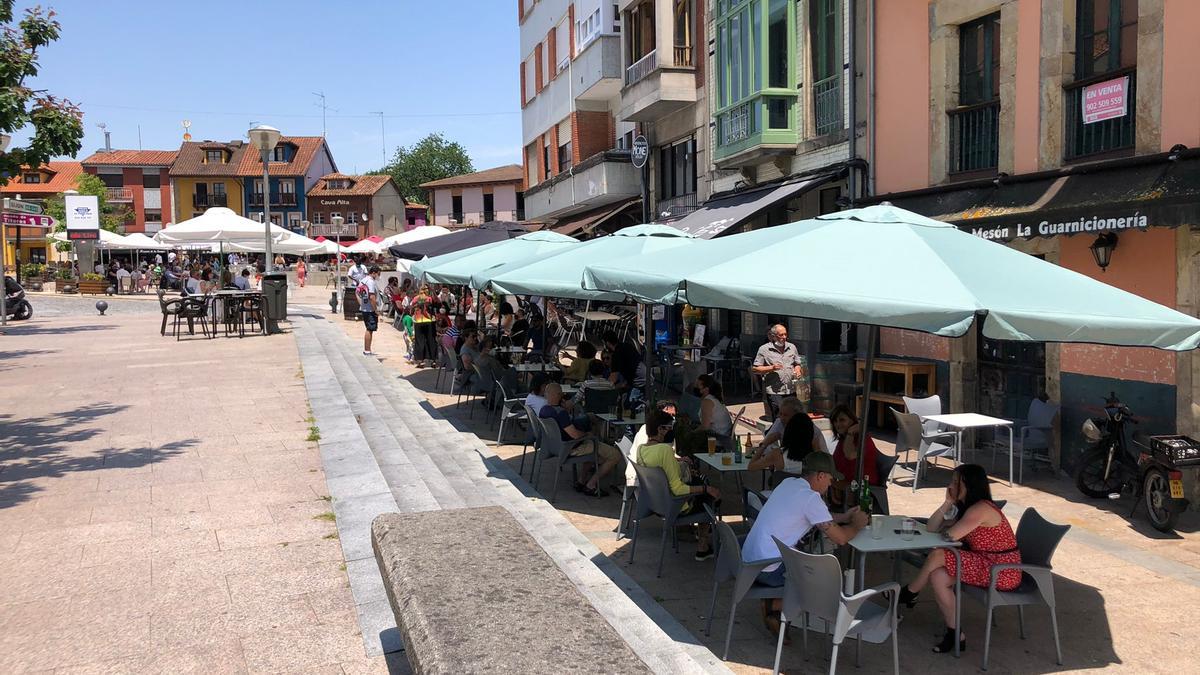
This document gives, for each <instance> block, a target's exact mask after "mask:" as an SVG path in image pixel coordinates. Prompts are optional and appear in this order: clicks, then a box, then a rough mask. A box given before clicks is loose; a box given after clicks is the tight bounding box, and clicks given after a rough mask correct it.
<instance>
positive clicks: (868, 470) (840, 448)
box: [829, 405, 883, 504]
mask: <svg viewBox="0 0 1200 675" xmlns="http://www.w3.org/2000/svg"><path fill="white" fill-rule="evenodd" d="M829 420H830V422H832V424H833V438H834V440H836V441H837V447H836V448H835V449H834V451H833V463H834V465H835V466H837V469H838V471H840V472H841V474H842V475H843V476H845V477H846V478H845V479H844V480H840V481H834V483H833V493H832V496H833V501H834V503H838V504H840V503H841V498H842V493H843V492H844V491H845V489H846V488H847V487H848V486H849V485H850V480H853V478H854V477H855V476H857V475H858V443H859V441H860V439H859V436H858V433H859V423H858V418H857V417H855V416H854V413H853V412H851V410H850V406H847V405H839V406H837V407H835V408H834V409H833V412H831V413H829ZM863 457H864V459H863V475H864V476H866V478H867V484H868V485H883V476H880V475H879V472H878V471H877V470H876V462H877V461H878V459H879V449H878V448H876V447H875V441H873V440H871V436H870V435H868V436H867V446H866V452H864V453H863Z"/></svg>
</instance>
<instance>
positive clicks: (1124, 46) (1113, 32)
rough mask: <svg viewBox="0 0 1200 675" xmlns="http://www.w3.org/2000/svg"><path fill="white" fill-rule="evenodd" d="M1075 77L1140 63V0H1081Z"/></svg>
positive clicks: (1077, 23) (1077, 25) (1106, 71)
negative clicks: (1138, 32)
mask: <svg viewBox="0 0 1200 675" xmlns="http://www.w3.org/2000/svg"><path fill="white" fill-rule="evenodd" d="M1078 3H1079V4H1078V5H1077V6H1076V10H1075V11H1076V14H1075V17H1076V25H1075V35H1076V41H1077V44H1076V50H1075V79H1077V80H1082V79H1084V78H1088V77H1092V76H1093V75H1100V74H1103V73H1108V72H1112V71H1115V70H1120V69H1122V68H1132V67H1133V66H1135V65H1137V24H1138V3H1137V0H1078Z"/></svg>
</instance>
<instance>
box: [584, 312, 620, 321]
mask: <svg viewBox="0 0 1200 675" xmlns="http://www.w3.org/2000/svg"><path fill="white" fill-rule="evenodd" d="M575 316H577V317H579V318H581V319H584V320H586V321H616V320H617V319H619V318H621V317H619V316H617V315H616V314H613V313H611V312H605V311H601V310H599V309H593V310H590V311H587V312H577V313H576V314H575Z"/></svg>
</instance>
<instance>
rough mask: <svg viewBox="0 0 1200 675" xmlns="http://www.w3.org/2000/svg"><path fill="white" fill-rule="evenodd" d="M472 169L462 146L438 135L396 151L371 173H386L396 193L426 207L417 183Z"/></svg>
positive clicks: (459, 173)
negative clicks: (381, 166)
mask: <svg viewBox="0 0 1200 675" xmlns="http://www.w3.org/2000/svg"><path fill="white" fill-rule="evenodd" d="M474 170H475V167H473V166H472V165H471V158H470V157H467V151H466V149H465V148H463V146H462V145H460V144H458V143H455V142H454V141H447V140H446V137H445V136H443V135H441V134H439V133H433V134H429V135H428V136H426V137H425V138H422V139H421V140H419V141H417V142H416V143H414V144H413V145H411V146H409V147H404V146H400V147H398V148H396V154H395V155H394V156H393V157H392V161H391V162H390V163H388V165H387V166H385V167H383V168H382V169H380V170H378V171H372V172H371V173H374V174H379V175H382V174H388V175H390V176H391V177H392V178H393V179H394V180H395V181H396V185H398V186H399V187H400V194H401V196H403V197H404V198H405V199H407V200H408V201H410V202H421V203H424V204H428V203H429V202H428V201H427V199H426V197H425V190H423V189H421V183H428V182H429V181H431V180H441V179H442V178H449V177H450V176H458V175H461V174H464V173H471V172H472V171H474Z"/></svg>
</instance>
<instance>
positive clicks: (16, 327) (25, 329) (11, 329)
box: [4, 323, 116, 335]
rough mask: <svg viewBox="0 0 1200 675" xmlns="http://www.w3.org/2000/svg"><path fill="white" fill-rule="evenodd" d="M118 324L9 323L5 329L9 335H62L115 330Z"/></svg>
mask: <svg viewBox="0 0 1200 675" xmlns="http://www.w3.org/2000/svg"><path fill="white" fill-rule="evenodd" d="M114 328H116V326H112V325H105V324H86V325H82V326H53V327H52V326H38V325H35V324H12V323H10V324H8V326H7V327H6V328H5V329H4V331H5V332H6V333H8V334H9V335H62V334H64V333H90V332H92V331H98V330H113V329H114Z"/></svg>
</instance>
